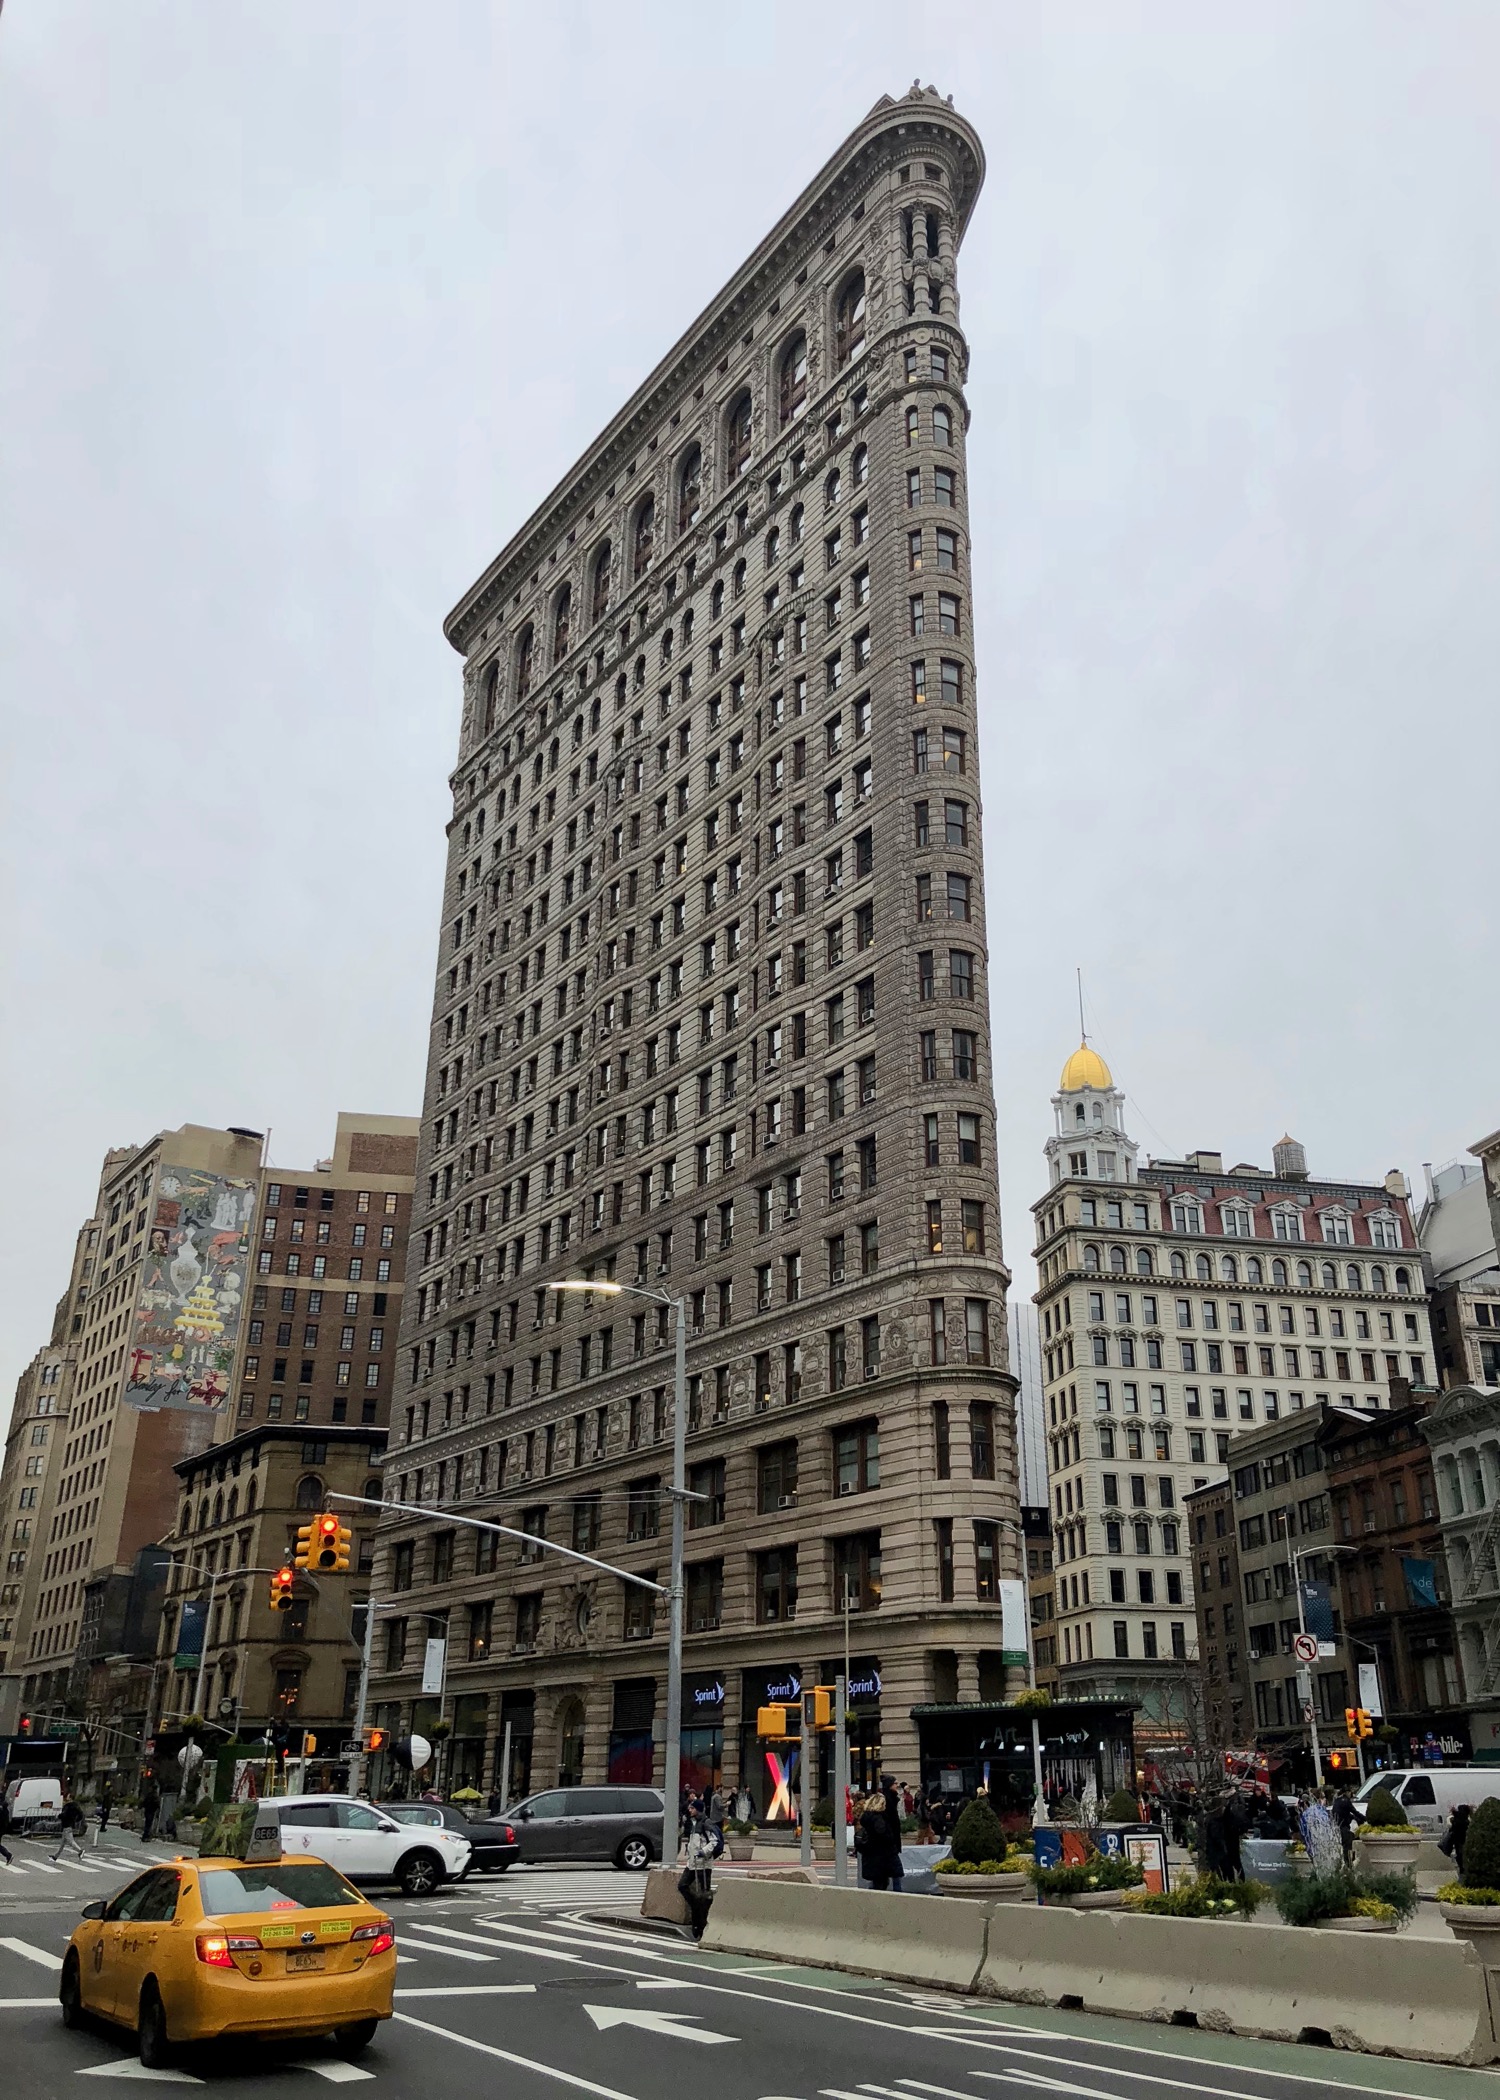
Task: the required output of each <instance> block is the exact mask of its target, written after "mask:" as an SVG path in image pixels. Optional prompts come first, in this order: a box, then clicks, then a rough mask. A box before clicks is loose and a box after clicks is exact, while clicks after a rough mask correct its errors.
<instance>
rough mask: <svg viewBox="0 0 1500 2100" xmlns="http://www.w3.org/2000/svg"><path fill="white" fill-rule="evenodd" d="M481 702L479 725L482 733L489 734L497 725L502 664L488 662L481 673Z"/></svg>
mask: <svg viewBox="0 0 1500 2100" xmlns="http://www.w3.org/2000/svg"><path fill="white" fill-rule="evenodd" d="M479 690H480V702H479V726H480V733H481V735H484V736H488V735H489V733H490V731H491V730H492V729H493V728H494V726H495V711H496V706H497V699H498V695H499V691H500V666H499V664H498V663H488V664H486V665H485V667H484V670H483V673H482V674H481V682H480V689H479Z"/></svg>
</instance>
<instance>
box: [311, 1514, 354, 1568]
mask: <svg viewBox="0 0 1500 2100" xmlns="http://www.w3.org/2000/svg"><path fill="white" fill-rule="evenodd" d="M312 1536H313V1560H312V1565H313V1566H314V1567H315V1568H321V1569H323V1570H325V1571H331V1572H333V1573H335V1574H337V1573H340V1572H342V1570H343V1569H345V1568H347V1567H348V1565H349V1548H350V1545H351V1544H352V1539H351V1535H350V1532H349V1527H348V1526H347V1525H346V1524H342V1523H340V1521H339V1519H338V1518H337V1517H336V1516H335V1515H334V1513H333V1511H332V1510H330V1509H325V1510H324V1512H323V1514H322V1515H321V1516H320V1517H318V1518H316V1519H315V1520H314V1522H313V1526H312Z"/></svg>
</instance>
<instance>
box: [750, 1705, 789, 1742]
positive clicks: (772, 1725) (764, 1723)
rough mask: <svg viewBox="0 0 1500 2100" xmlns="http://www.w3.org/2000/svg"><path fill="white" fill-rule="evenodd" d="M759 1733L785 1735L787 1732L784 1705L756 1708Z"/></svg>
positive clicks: (756, 1723) (756, 1724) (756, 1728)
mask: <svg viewBox="0 0 1500 2100" xmlns="http://www.w3.org/2000/svg"><path fill="white" fill-rule="evenodd" d="M755 1732H756V1734H757V1735H773V1736H783V1735H785V1734H786V1732H787V1725H786V1708H785V1707H784V1706H759V1707H757V1708H756V1710H755Z"/></svg>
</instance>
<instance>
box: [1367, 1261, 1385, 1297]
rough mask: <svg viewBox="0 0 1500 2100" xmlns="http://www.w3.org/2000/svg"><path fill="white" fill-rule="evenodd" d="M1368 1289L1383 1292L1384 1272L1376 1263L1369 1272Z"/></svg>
mask: <svg viewBox="0 0 1500 2100" xmlns="http://www.w3.org/2000/svg"><path fill="white" fill-rule="evenodd" d="M1370 1289H1371V1290H1372V1291H1383V1290H1384V1289H1385V1270H1384V1269H1383V1268H1381V1266H1380V1264H1379V1263H1378V1262H1377V1263H1376V1265H1375V1267H1374V1268H1373V1269H1372V1270H1371V1271H1370Z"/></svg>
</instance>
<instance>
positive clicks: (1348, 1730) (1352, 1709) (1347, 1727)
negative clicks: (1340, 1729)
mask: <svg viewBox="0 0 1500 2100" xmlns="http://www.w3.org/2000/svg"><path fill="white" fill-rule="evenodd" d="M1344 1733H1345V1735H1346V1736H1348V1738H1349V1740H1350V1742H1351V1743H1352V1742H1355V1741H1357V1740H1358V1737H1359V1708H1358V1707H1357V1706H1346V1707H1345V1708H1344Z"/></svg>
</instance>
